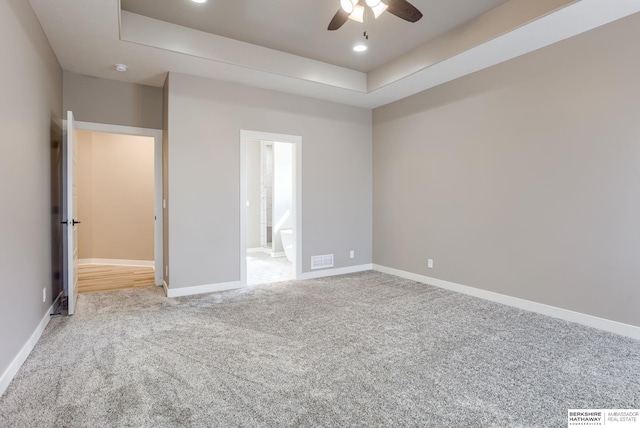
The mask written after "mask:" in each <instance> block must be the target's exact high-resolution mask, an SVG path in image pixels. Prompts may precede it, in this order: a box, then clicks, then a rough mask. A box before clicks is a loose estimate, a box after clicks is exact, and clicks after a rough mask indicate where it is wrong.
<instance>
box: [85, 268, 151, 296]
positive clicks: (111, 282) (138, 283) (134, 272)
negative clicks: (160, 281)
mask: <svg viewBox="0 0 640 428" xmlns="http://www.w3.org/2000/svg"><path fill="white" fill-rule="evenodd" d="M154 284H155V279H154V270H153V268H152V267H141V266H112V265H80V266H78V292H79V293H90V292H93V291H110V290H120V289H123V288H134V287H148V286H150V285H154Z"/></svg>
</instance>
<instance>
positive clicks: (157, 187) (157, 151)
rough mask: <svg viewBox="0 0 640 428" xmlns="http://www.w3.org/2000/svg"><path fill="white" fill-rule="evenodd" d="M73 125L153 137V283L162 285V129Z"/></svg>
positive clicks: (101, 124) (99, 124)
mask: <svg viewBox="0 0 640 428" xmlns="http://www.w3.org/2000/svg"><path fill="white" fill-rule="evenodd" d="M75 126H76V129H77V130H78V131H91V132H103V133H108V134H123V135H135V136H141V137H153V158H154V159H153V210H154V214H155V223H154V225H153V259H154V260H153V266H154V269H155V272H154V277H155V284H156V285H158V286H161V285H163V281H164V278H163V272H164V268H163V263H164V262H163V256H164V251H163V246H164V244H163V242H164V236H163V218H164V215H163V214H164V209H163V205H164V203H163V199H162V130H161V129H153V128H137V127H134V126H122V125H110V124H106V123H95V122H80V121H75Z"/></svg>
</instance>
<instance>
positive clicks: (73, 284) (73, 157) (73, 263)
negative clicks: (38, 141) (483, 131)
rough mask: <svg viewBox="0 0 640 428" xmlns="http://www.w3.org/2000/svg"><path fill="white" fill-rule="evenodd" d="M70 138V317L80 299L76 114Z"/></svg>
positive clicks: (67, 285) (67, 160) (67, 264)
mask: <svg viewBox="0 0 640 428" xmlns="http://www.w3.org/2000/svg"><path fill="white" fill-rule="evenodd" d="M66 132H67V135H66V138H65V139H64V152H63V159H64V167H63V169H64V181H65V182H64V185H63V189H64V220H63V221H62V223H63V224H65V225H66V231H65V233H63V237H64V247H65V251H64V252H65V275H64V278H65V281H64V291H65V296H66V297H67V305H68V308H69V312H68V313H69V315H73V313H74V312H75V309H76V301H77V298H78V226H77V225H78V224H79V223H80V222H79V221H78V220H77V218H78V186H77V184H76V170H77V168H76V166H77V164H78V142H77V139H76V132H77V131H76V126H75V123H74V121H73V112H71V111H68V112H67V127H66Z"/></svg>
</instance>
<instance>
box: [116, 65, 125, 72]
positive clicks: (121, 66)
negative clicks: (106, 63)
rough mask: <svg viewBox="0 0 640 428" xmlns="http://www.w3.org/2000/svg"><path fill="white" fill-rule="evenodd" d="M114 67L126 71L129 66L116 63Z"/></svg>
mask: <svg viewBox="0 0 640 428" xmlns="http://www.w3.org/2000/svg"><path fill="white" fill-rule="evenodd" d="M114 67H115V68H116V70H117V71H120V72H125V71H127V68H129V67H127V66H126V65H125V64H116V65H114Z"/></svg>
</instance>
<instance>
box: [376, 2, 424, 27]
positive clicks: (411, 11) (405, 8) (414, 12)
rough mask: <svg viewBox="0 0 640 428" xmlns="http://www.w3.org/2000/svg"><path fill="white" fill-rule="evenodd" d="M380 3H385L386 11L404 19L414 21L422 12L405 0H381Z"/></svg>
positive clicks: (420, 16) (418, 18)
mask: <svg viewBox="0 0 640 428" xmlns="http://www.w3.org/2000/svg"><path fill="white" fill-rule="evenodd" d="M382 3H384V4H386V5H387V11H388V12H390V13H392V14H394V15H395V16H397V17H398V18H402V19H404V20H405V21H409V22H416V21H418V20H420V18H422V12H420V11H419V10H418V9H416V7H415V6H414V5H412V4H411V3H409V2H408V1H407V0H382Z"/></svg>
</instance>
